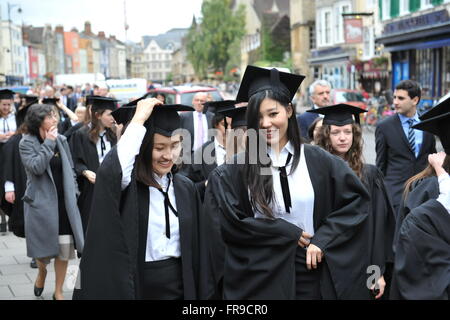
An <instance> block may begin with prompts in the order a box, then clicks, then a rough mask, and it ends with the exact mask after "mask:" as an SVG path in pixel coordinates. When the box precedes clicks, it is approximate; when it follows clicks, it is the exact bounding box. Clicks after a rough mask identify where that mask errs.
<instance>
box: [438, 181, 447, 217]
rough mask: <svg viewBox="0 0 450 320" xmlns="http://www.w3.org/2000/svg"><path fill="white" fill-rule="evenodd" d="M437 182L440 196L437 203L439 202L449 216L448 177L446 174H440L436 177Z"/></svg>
mask: <svg viewBox="0 0 450 320" xmlns="http://www.w3.org/2000/svg"><path fill="white" fill-rule="evenodd" d="M438 181H439V193H440V194H439V197H438V198H437V201H439V202H440V203H441V204H442V205H443V206H444V208H445V209H447V211H448V213H449V214H450V176H449V175H448V174H447V173H446V174H442V175H440V176H439V177H438Z"/></svg>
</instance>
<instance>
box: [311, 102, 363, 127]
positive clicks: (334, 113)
mask: <svg viewBox="0 0 450 320" xmlns="http://www.w3.org/2000/svg"><path fill="white" fill-rule="evenodd" d="M307 112H311V113H318V114H323V115H325V117H324V118H323V124H328V125H335V126H340V127H341V126H345V125H347V124H351V123H357V124H359V123H360V122H359V114H360V113H363V112H367V111H366V110H364V109H361V108H359V107H355V106H351V105H349V104H344V103H341V104H336V105H334V106H329V107H321V108H317V109H314V110H308V111H307ZM353 118H354V119H353Z"/></svg>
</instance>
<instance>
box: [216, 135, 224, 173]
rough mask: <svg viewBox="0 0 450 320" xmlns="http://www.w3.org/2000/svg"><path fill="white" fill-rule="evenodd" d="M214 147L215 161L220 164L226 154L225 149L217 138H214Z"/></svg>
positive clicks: (222, 162)
mask: <svg viewBox="0 0 450 320" xmlns="http://www.w3.org/2000/svg"><path fill="white" fill-rule="evenodd" d="M214 149H215V152H216V163H217V166H221V165H223V164H224V163H225V157H226V156H227V151H226V150H225V148H224V146H223V145H221V144H220V142H219V141H218V140H217V138H214Z"/></svg>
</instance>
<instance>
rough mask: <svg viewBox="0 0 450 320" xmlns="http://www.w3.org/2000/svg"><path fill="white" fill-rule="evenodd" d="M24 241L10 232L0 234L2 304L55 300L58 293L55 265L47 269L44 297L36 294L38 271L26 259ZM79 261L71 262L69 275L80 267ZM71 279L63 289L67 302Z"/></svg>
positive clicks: (0, 292) (70, 290)
mask: <svg viewBox="0 0 450 320" xmlns="http://www.w3.org/2000/svg"><path fill="white" fill-rule="evenodd" d="M26 252H27V251H26V243H25V239H21V238H18V237H16V236H15V235H14V234H12V233H11V232H8V233H6V234H0V300H52V296H53V292H54V289H55V269H54V267H53V262H52V263H50V264H49V265H48V266H47V278H46V282H45V287H44V288H45V289H44V292H43V293H42V296H41V297H39V298H38V297H35V296H34V293H33V288H34V281H35V279H36V276H37V274H38V270H37V269H32V268H31V267H30V261H31V258H29V257H27V256H26ZM78 263H79V260H78V259H77V260H72V261H70V262H69V267H68V275H71V274H72V272H73V271H74V269H76V267H77V266H78ZM71 279H72V277H66V283H65V284H64V287H63V294H64V297H65V299H67V300H70V299H71V298H72V291H73V290H72V289H71V288H70V283H71Z"/></svg>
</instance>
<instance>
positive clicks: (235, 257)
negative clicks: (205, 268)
mask: <svg viewBox="0 0 450 320" xmlns="http://www.w3.org/2000/svg"><path fill="white" fill-rule="evenodd" d="M241 177H242V175H241V174H240V171H239V169H238V168H237V166H236V165H228V164H227V165H222V166H220V167H218V168H217V169H216V170H215V171H213V172H212V173H211V174H210V177H209V180H208V186H211V192H212V193H214V195H215V196H216V197H217V204H218V211H217V212H216V213H215V214H217V215H218V216H219V219H220V229H221V231H220V232H221V234H222V238H223V240H224V243H226V259H225V263H224V267H223V270H224V271H223V274H224V275H226V276H225V277H224V278H223V292H224V294H223V298H224V299H293V298H295V255H296V249H297V247H298V243H297V242H298V240H299V239H300V236H301V234H302V230H301V229H300V228H298V227H296V226H295V225H293V224H291V223H289V222H287V221H285V220H282V219H273V220H272V219H256V218H254V216H253V211H252V210H251V207H249V202H248V196H247V194H248V193H247V191H245V190H244V188H243V184H242V183H241ZM215 223H217V220H216V222H215ZM215 228H217V226H215ZM215 232H217V229H216V231H215ZM216 263H217V266H218V269H220V268H221V261H219V260H218V261H217V262H216ZM219 271H220V270H219ZM219 274H220V273H219Z"/></svg>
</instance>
